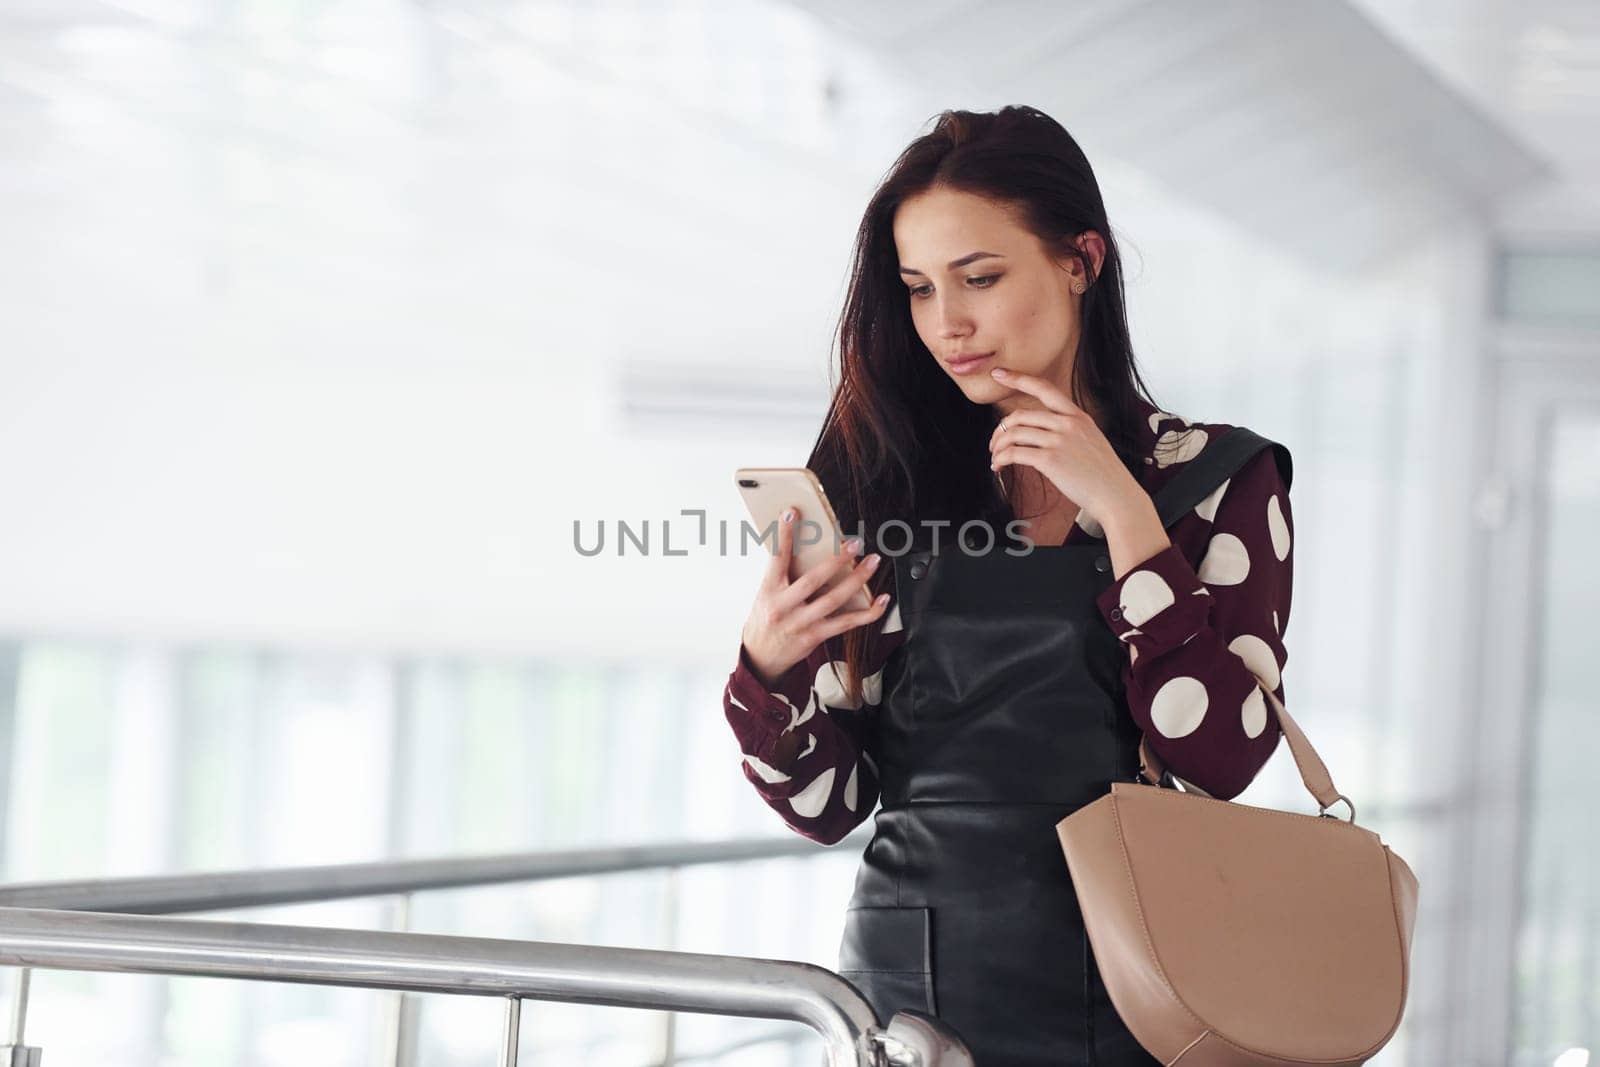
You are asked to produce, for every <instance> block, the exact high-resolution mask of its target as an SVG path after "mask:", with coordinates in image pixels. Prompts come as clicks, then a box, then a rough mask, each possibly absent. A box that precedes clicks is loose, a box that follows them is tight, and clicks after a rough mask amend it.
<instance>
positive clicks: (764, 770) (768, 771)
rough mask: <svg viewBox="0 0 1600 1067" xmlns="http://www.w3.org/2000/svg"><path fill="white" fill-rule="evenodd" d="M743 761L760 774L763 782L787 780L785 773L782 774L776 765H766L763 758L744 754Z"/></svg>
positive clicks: (770, 782)
mask: <svg viewBox="0 0 1600 1067" xmlns="http://www.w3.org/2000/svg"><path fill="white" fill-rule="evenodd" d="M744 761H745V762H746V763H748V764H749V765H750V769H751V770H753V771H755V772H756V774H757V775H759V776H760V778H761V780H762V781H763V782H766V783H767V784H769V785H770V784H772V783H773V782H787V781H788V780H789V776H788V775H787V774H784V773H783V772H782V771H780V770H778V769H777V768H776V767H773V766H770V765H768V764H767V763H766V762H765V761H764V760H759V759H756V758H755V757H754V756H746V757H745V758H744Z"/></svg>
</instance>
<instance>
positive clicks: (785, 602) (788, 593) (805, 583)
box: [775, 538, 861, 613]
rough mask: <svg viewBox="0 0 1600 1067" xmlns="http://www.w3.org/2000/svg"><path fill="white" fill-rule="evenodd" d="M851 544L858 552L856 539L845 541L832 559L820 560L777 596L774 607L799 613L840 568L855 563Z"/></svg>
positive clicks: (858, 544) (782, 610)
mask: <svg viewBox="0 0 1600 1067" xmlns="http://www.w3.org/2000/svg"><path fill="white" fill-rule="evenodd" d="M851 542H855V544H856V551H857V552H859V551H860V549H861V546H860V542H859V541H858V540H857V539H856V538H851V539H850V540H848V541H846V542H845V543H844V544H842V545H840V546H839V551H837V552H835V553H834V554H833V556H832V558H830V559H825V560H822V561H821V562H820V563H817V564H815V565H813V566H812V567H811V568H810V569H809V570H807V571H806V572H805V573H803V574H801V575H800V576H799V577H798V578H796V579H795V580H794V581H792V582H790V583H789V587H788V588H787V589H785V590H784V591H783V592H781V593H779V594H778V597H777V600H776V603H775V607H777V609H778V610H779V611H781V612H786V613H787V612H798V611H800V609H801V608H803V607H804V606H805V603H806V600H807V599H808V598H809V597H810V596H811V594H812V593H815V592H816V591H817V590H818V589H821V588H822V587H823V585H824V584H826V583H827V582H829V581H832V580H833V576H834V575H835V574H837V573H839V570H840V568H842V567H848V566H850V565H851V564H853V563H854V562H855V553H853V552H851V551H850V544H851Z"/></svg>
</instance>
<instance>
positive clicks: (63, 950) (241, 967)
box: [0, 908, 879, 1067]
mask: <svg viewBox="0 0 1600 1067" xmlns="http://www.w3.org/2000/svg"><path fill="white" fill-rule="evenodd" d="M0 963H3V964H10V965H15V966H19V967H28V968H34V967H51V968H61V969H68V970H79V971H116V972H133V973H139V974H165V975H186V976H190V977H208V978H255V979H267V980H271V981H277V982H310V983H314V984H317V985H331V986H357V987H362V988H367V989H391V990H403V991H406V992H411V993H454V994H465V995H469V996H488V997H504V998H507V1007H506V1029H505V1037H504V1041H503V1047H502V1052H501V1057H500V1061H501V1063H502V1064H506V1065H511V1064H515V1063H516V1056H517V1024H518V1015H519V1011H518V1009H519V1007H520V1002H521V1000H522V999H523V998H532V999H536V1000H553V1001H562V1002H567V1003H577V1004H595V1005H608V1006H612V1007H631V1008H647V1009H655V1010H660V1011H691V1012H700V1013H708V1014H716V1015H741V1016H748V1017H752V1018H765V1019H785V1020H789V1021H792V1022H798V1023H803V1024H805V1025H806V1026H809V1027H810V1028H811V1029H812V1030H814V1031H816V1032H817V1033H818V1034H819V1035H820V1036H821V1037H822V1039H823V1041H824V1042H825V1043H826V1046H827V1050H828V1063H829V1064H830V1065H836V1067H845V1065H855V1064H871V1063H875V1062H877V1060H876V1059H875V1058H874V1057H875V1056H876V1055H877V1052H876V1045H875V1044H874V1040H875V1039H874V1036H873V1035H875V1034H876V1033H878V1032H879V1026H878V1019H877V1017H876V1016H875V1015H874V1014H873V1011H872V1009H871V1007H870V1006H868V1004H867V1002H866V1001H865V1000H864V999H863V998H862V996H861V994H860V993H858V992H857V991H856V990H855V988H854V987H853V986H851V985H850V984H849V983H848V982H846V981H845V980H844V979H843V978H840V977H839V976H838V975H836V974H834V973H833V972H832V971H829V970H827V969H825V968H822V967H818V966H815V965H814V964H808V963H796V962H789V961H781V960H758V959H747V958H744V957H741V956H715V955H706V954H700V953H689V952H668V951H662V950H654V949H630V948H611V947H605V946H598V945H567V944H558V943H552V942H541V941H505V940H498V939H492V938H480V937H455V936H448V935H443V934H411V933H395V932H392V931H387V930H349V929H338V928H331V927H319V926H283V925H277V924H268V923H242V922H224V921H219V920H214V919H173V918H165V917H151V916H138V915H112V914H105V913H101V912H64V911H54V910H49V909H39V908H0Z"/></svg>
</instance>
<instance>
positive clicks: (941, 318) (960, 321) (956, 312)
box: [937, 298, 972, 338]
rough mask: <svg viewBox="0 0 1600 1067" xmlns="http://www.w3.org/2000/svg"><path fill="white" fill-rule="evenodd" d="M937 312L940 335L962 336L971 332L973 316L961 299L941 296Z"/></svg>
mask: <svg viewBox="0 0 1600 1067" xmlns="http://www.w3.org/2000/svg"><path fill="white" fill-rule="evenodd" d="M937 313H938V320H937V321H938V328H939V336H940V337H943V338H952V337H961V336H962V335H964V334H967V333H970V332H971V326H972V321H971V317H970V316H969V315H968V314H967V309H966V307H965V305H963V304H962V303H961V301H959V300H946V299H943V298H940V299H939V307H938V312H937Z"/></svg>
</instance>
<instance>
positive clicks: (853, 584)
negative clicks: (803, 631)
mask: <svg viewBox="0 0 1600 1067" xmlns="http://www.w3.org/2000/svg"><path fill="white" fill-rule="evenodd" d="M874 557H876V558H874ZM882 562H883V557H882V556H879V555H877V554H876V553H874V554H873V555H872V556H868V557H867V558H866V559H864V560H862V561H861V562H860V563H858V564H857V565H856V568H855V570H854V571H852V572H851V573H850V576H849V577H848V578H846V579H845V580H844V581H842V582H840V583H839V584H838V585H835V586H834V587H833V588H832V589H829V590H828V591H827V592H826V593H824V594H822V595H821V596H819V597H817V599H815V600H813V601H811V603H809V604H807V605H806V606H805V607H804V608H801V609H800V610H799V611H798V612H797V613H796V614H795V620H796V621H797V622H798V623H799V624H800V625H801V626H810V625H811V624H813V623H815V622H817V621H819V620H821V619H825V618H827V617H828V616H830V615H832V614H833V613H834V612H835V611H838V610H839V609H840V608H841V607H843V606H844V604H845V602H846V601H848V600H849V599H850V598H851V597H853V596H855V595H856V590H858V589H860V588H861V587H862V586H864V585H866V584H867V582H868V581H869V580H870V579H871V578H872V576H873V575H874V574H876V573H877V572H878V568H879V565H880V564H882Z"/></svg>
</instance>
